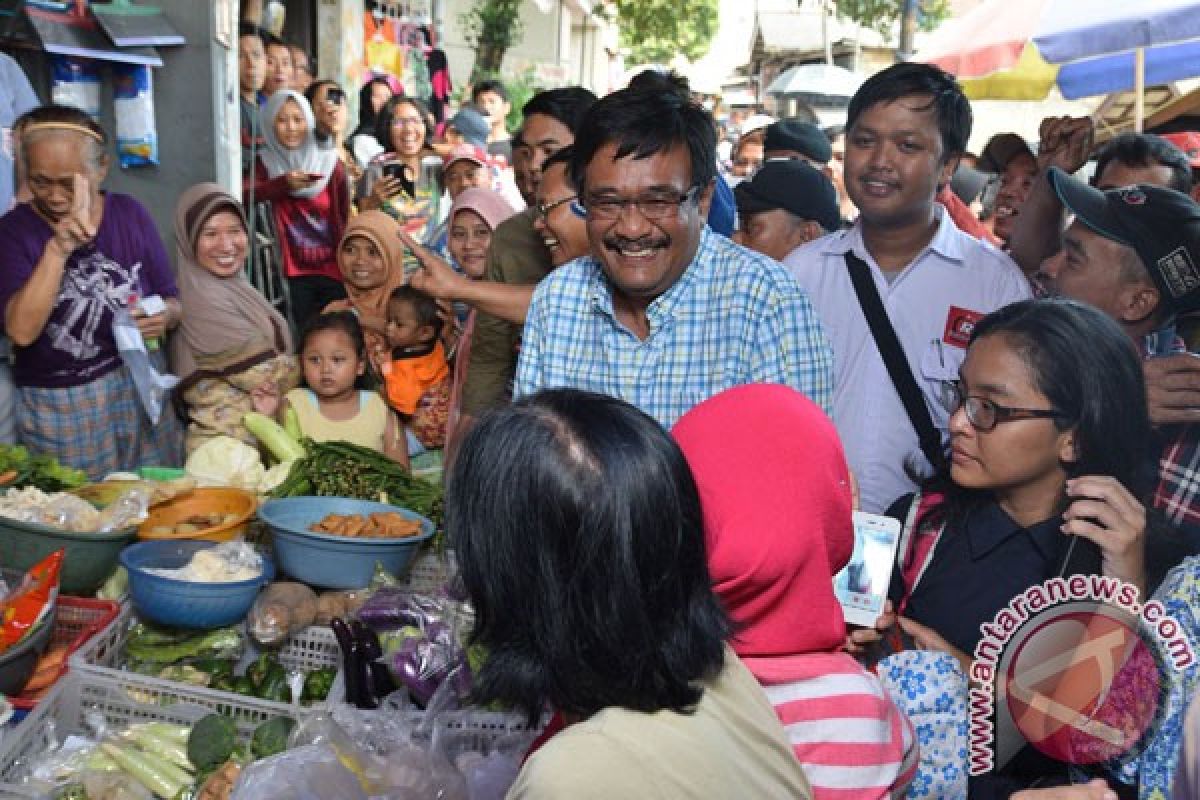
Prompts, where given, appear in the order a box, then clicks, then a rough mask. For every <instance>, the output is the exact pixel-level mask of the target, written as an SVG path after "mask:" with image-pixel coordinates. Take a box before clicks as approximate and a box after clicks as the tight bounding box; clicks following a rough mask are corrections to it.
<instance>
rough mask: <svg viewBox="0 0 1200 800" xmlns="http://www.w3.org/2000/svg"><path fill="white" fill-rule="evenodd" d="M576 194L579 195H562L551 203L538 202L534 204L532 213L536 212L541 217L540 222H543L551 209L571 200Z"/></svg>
mask: <svg viewBox="0 0 1200 800" xmlns="http://www.w3.org/2000/svg"><path fill="white" fill-rule="evenodd" d="M578 196H579V195H575V194H573V195H570V196H569V197H564V198H562V199H561V200H555V201H554V202H553V203H544V204H543V203H538V204H537V205H536V206H534V207H533V213H534V214H536V215H537V216H538V218H539V219H541V221H542V222H545V221H546V217H548V216H549V215H550V212H551V211H553V210H554V209H556V208H558V207H559V206H561V205H563V204H564V203H569V202H571V201H572V200H574V199H576V198H577V197H578Z"/></svg>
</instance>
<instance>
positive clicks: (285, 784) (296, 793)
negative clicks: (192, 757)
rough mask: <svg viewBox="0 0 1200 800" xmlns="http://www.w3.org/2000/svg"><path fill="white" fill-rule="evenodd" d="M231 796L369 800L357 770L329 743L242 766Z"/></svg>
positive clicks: (278, 799)
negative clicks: (343, 762) (350, 767)
mask: <svg viewBox="0 0 1200 800" xmlns="http://www.w3.org/2000/svg"><path fill="white" fill-rule="evenodd" d="M229 797H230V800H261V798H264V797H270V798H272V800H326V798H332V797H336V798H338V799H339V800H367V794H366V792H364V791H363V788H362V785H361V784H359V782H358V778H356V777H355V776H354V773H353V772H351V771H350V770H348V769H346V767H345V766H344V765H343V764H342V762H341V761H339V760H338V756H337V753H336V752H334V750H333V748H332V747H330V746H329V745H324V744H311V745H305V746H303V747H296V748H293V749H291V750H286V751H284V752H282V753H280V754H279V755H277V756H271V757H270V758H264V759H262V760H261V761H255V762H254V763H253V764H251V765H250V766H248V767H246V768H245V769H243V770H242V772H241V774H240V775H238V780H237V783H235V784H234V786H233V793H232V794H231V795H230V796H229Z"/></svg>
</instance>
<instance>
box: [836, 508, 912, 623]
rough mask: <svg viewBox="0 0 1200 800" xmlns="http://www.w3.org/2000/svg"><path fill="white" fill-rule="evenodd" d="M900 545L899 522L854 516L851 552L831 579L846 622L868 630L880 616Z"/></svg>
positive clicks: (855, 513)
mask: <svg viewBox="0 0 1200 800" xmlns="http://www.w3.org/2000/svg"><path fill="white" fill-rule="evenodd" d="M899 541H900V521H899V520H895V519H892V518H891V517H884V516H881V515H879V514H868V513H866V512H863V511H855V512H854V552H853V553H852V554H851V556H850V563H848V564H847V565H846V566H845V568H844V569H842V571H841V572H839V573H838V574H837V575H836V576H835V577H834V579H833V590H834V594H836V595H837V598H838V602H840V603H841V604H842V613H843V614H844V615H845V617H846V622H848V623H850V624H851V625H861V626H863V627H866V628H869V627H872V626H874V625H875V621H876V620H878V619H879V617H880V616H881V615H882V614H883V612H884V604H885V603H886V602H887V594H888V587H889V586H890V585H891V582H892V567H893V566H894V565H895V563H896V547H897V545H898V544H899Z"/></svg>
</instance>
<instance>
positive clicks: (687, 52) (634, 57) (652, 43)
mask: <svg viewBox="0 0 1200 800" xmlns="http://www.w3.org/2000/svg"><path fill="white" fill-rule="evenodd" d="M616 7H617V22H618V25H619V26H620V32H621V46H622V47H624V48H628V50H629V56H628V58H627V59H626V62H627V63H629V64H647V63H660V64H665V63H667V62H669V61H670V60H671V59H673V58H674V57H675V56H677V55H680V54H682V55H683V56H685V57H687V58H688V59H689V60H691V61H695V60H696V59H697V58H699V57H701V56H702V55H704V54H705V53H706V52H708V46H709V44H710V43H711V42H712V38H713V35H714V34H715V33H716V32H717V0H616Z"/></svg>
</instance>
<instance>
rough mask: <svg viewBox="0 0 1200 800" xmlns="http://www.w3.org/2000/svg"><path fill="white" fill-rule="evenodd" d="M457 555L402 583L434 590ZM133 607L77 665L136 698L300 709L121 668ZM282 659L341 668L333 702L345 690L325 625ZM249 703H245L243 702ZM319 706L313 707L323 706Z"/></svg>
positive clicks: (422, 561)
mask: <svg viewBox="0 0 1200 800" xmlns="http://www.w3.org/2000/svg"><path fill="white" fill-rule="evenodd" d="M454 563H455V562H454V556H453V554H452V553H450V552H445V553H435V552H434V551H433V550H424V551H422V552H421V553H419V554H418V556H417V557H416V558H414V559H413V560H412V562H411V564H410V568H409V570H408V572H407V574H406V575H405V576H404V577H403V579H402V581H401V584H402V585H403V586H404V588H406V589H410V590H412V591H418V592H429V591H433V590H435V589H440V588H441V587H443V586H444V585H445V584H446V582H447V580H449V578H450V576H451V575H452V574H453V570H454V569H455V565H454ZM133 614H134V612H133V608H132V606H131V605H128V604H126V605H124V606H123V607H122V609H121V613H120V615H119V616H118V617H117V619H116V620H114V621H113V623H112V624H111V625H110V626H109V627H108V628H106V629H105V630H103V631H101V632H100V633H98V634H96V635H95V636H94V637H93V638H92V639H91V640H90V641H89V642H88V643H87V644H85V645H84V646H83V647H81V648H80V649H79V650H78V651H77V652H76V653H74V654H72V655H71V657H70V665H71V667H72V669H79V670H81V671H84V672H87V673H90V674H94V675H99V676H103V677H106V678H107V679H108V680H109V681H111V682H113V683H115V684H116V685H119V686H121V687H122V688H123V689H124V690H125V691H126V692H128V693H131V695H132V696H133V697H135V698H142V697H157V696H160V695H162V696H164V697H165V698H166V701H167V702H176V700H174V699H172V698H176V697H179V696H187V697H190V698H192V699H193V700H194V701H196V702H198V703H200V704H202V705H204V706H205V707H207V708H210V709H212V710H214V711H222V712H226V709H228V708H237V709H241V711H244V712H249V711H253V712H254V713H253V714H251V716H252V717H253V718H254V719H255V720H257V721H262V720H263V719H269V718H270V717H272V716H278V715H279V714H280V713H284V712H285V711H288V710H291V711H293V712H294V711H295V710H296V709H298V708H302V707H300V706H290V705H287V704H284V703H275V702H271V701H269V700H259V699H256V698H253V697H246V696H245V695H240V694H236V693H234V692H225V691H220V690H217V689H208V688H206V687H200V686H193V685H191V684H186V683H180V682H177V681H168V680H164V679H162V678H154V677H150V676H148V675H140V674H138V673H136V672H128V671H126V670H123V669H121V668H120V666H121V655H122V651H123V650H124V646H125V641H126V639H127V638H128V636H129V627H130V624H131V621H132V618H133ZM247 653H248V654H249V655H248V656H247V657H246V658H244V659H243V660H244V662H245V663H243V665H242V666H243V667H244V666H245V664H246V663H249V661H250V660H252V659H253V656H254V655H255V654H256V653H255V652H254V645H253V642H247ZM276 657H277V658H278V659H279V663H280V664H282V665H283V666H284V667H285V668H286V669H289V670H292V669H299V670H304V671H309V670H314V669H320V668H322V667H335V668H337V669H338V679H337V680H336V681H335V685H334V689H333V691H331V692H330V695H329V696H330V699H331V700H335V701H336V700H340V699H341V694H342V693H344V689H341V688H339V687H344V685H345V679H344V676H343V675H342V672H343V670H342V669H341V667H342V656H341V648H339V647H338V643H337V637H336V636H334V634H333V631H332V630H330V629H329V628H328V627H326V626H321V625H313V626H311V627H309V628H306V629H305V630H303V631H301V632H300V633H297V634H293V635H292V636H291V637H289V638H288V641H287V642H286V643H285V644H284V646H283V648H282V649H281V650H280V651H279V652H278V653H277V654H276ZM243 701H245V702H243ZM321 705H323V704H319V703H318V704H315V705H314V706H312V707H320V706H321Z"/></svg>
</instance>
